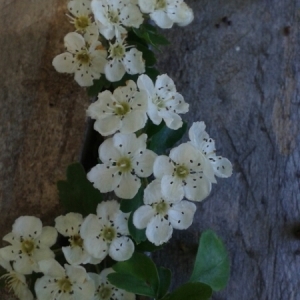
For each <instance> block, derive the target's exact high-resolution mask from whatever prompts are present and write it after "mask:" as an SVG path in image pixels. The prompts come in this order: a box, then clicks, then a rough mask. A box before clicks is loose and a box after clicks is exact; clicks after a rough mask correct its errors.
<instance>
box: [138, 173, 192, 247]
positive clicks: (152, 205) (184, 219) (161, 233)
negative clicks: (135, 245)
mask: <svg viewBox="0 0 300 300" xmlns="http://www.w3.org/2000/svg"><path fill="white" fill-rule="evenodd" d="M144 203H145V205H143V206H141V207H139V208H138V209H137V210H136V211H135V212H134V215H133V224H134V226H135V227H137V228H138V229H144V228H147V229H146V236H147V238H148V240H149V241H150V242H151V243H153V244H155V245H156V246H159V245H161V244H163V243H166V242H167V241H168V240H169V239H170V238H171V236H172V233H173V228H175V229H187V228H188V227H189V226H190V225H191V224H192V222H193V218H194V214H195V211H196V205H195V204H194V203H191V202H188V201H176V200H175V199H172V200H171V199H165V197H164V196H163V195H162V192H161V182H160V180H157V179H156V180H154V181H152V182H151V183H150V184H149V185H148V186H147V188H146V189H145V191H144Z"/></svg>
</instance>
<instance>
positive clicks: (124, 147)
mask: <svg viewBox="0 0 300 300" xmlns="http://www.w3.org/2000/svg"><path fill="white" fill-rule="evenodd" d="M146 140H147V135H145V134H142V135H140V136H139V137H138V138H137V137H136V135H135V134H134V133H129V134H122V133H116V134H115V135H114V136H113V144H114V147H116V148H117V149H118V150H119V151H120V153H121V154H122V155H124V156H128V157H129V156H130V157H135V156H136V155H138V154H139V153H140V152H141V151H142V152H143V151H144V150H145V149H146Z"/></svg>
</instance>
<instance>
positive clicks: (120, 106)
mask: <svg viewBox="0 0 300 300" xmlns="http://www.w3.org/2000/svg"><path fill="white" fill-rule="evenodd" d="M129 111H130V106H129V104H128V103H127V102H121V103H115V114H116V115H118V116H124V115H126V114H127V113H128V112H129Z"/></svg>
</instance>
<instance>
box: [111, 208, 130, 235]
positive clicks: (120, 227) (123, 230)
mask: <svg viewBox="0 0 300 300" xmlns="http://www.w3.org/2000/svg"><path fill="white" fill-rule="evenodd" d="M129 215H130V213H123V212H121V211H120V210H119V211H118V213H117V214H116V216H115V219H114V227H115V228H116V230H117V233H119V234H121V235H129V230H128V218H129Z"/></svg>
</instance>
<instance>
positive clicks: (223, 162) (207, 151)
mask: <svg viewBox="0 0 300 300" xmlns="http://www.w3.org/2000/svg"><path fill="white" fill-rule="evenodd" d="M205 127H206V126H205V123H204V122H194V123H193V125H192V126H191V128H190V130H189V138H190V140H191V142H190V143H191V144H192V145H193V146H194V147H195V148H197V149H199V150H200V151H201V152H202V153H203V155H204V156H205V157H206V158H207V160H208V161H209V163H210V164H211V165H212V167H213V170H214V173H215V175H216V176H218V177H221V178H227V177H230V176H231V175H232V164H231V162H230V161H229V160H228V159H227V158H225V157H222V156H216V154H215V153H216V147H215V141H214V140H213V139H212V138H210V137H209V135H208V133H207V132H206V131H205Z"/></svg>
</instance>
